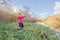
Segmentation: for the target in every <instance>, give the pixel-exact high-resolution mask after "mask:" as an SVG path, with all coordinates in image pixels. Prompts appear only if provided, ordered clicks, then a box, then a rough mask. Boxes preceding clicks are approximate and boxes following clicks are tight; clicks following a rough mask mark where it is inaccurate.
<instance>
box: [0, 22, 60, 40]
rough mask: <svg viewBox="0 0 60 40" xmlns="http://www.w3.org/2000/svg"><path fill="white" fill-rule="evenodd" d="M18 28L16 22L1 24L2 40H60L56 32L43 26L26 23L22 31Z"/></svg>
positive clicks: (0, 37)
mask: <svg viewBox="0 0 60 40" xmlns="http://www.w3.org/2000/svg"><path fill="white" fill-rule="evenodd" d="M17 26H18V24H17V23H16V22H13V23H2V22H0V40H60V39H59V38H60V36H57V35H56V32H55V31H54V30H51V29H49V28H48V27H44V26H43V25H37V24H35V23H27V22H24V28H23V29H22V30H17Z"/></svg>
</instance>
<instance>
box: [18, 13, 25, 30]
mask: <svg viewBox="0 0 60 40" xmlns="http://www.w3.org/2000/svg"><path fill="white" fill-rule="evenodd" d="M24 17H25V16H24V15H21V13H19V14H18V16H17V19H18V25H19V26H18V30H19V29H22V28H23V27H24V25H23V18H24Z"/></svg>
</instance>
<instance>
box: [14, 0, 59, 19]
mask: <svg viewBox="0 0 60 40" xmlns="http://www.w3.org/2000/svg"><path fill="white" fill-rule="evenodd" d="M14 3H15V4H16V5H17V6H19V7H21V8H22V7H23V6H26V7H28V8H29V9H30V11H31V12H33V13H34V14H35V15H36V16H38V17H42V18H46V17H47V16H51V15H54V14H56V13H57V12H59V13H60V0H14Z"/></svg>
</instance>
